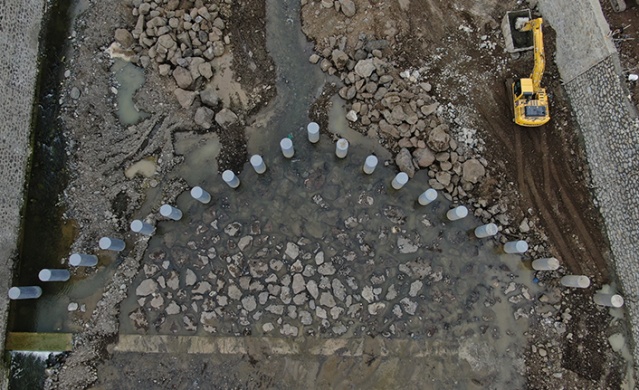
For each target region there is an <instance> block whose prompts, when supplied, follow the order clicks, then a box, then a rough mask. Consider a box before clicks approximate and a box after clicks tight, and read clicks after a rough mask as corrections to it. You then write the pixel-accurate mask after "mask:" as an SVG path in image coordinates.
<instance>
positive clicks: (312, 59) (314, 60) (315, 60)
mask: <svg viewBox="0 0 639 390" xmlns="http://www.w3.org/2000/svg"><path fill="white" fill-rule="evenodd" d="M320 58H321V57H320V56H318V55H317V54H311V56H310V57H309V58H308V62H310V63H311V64H317V63H318V62H319V60H320Z"/></svg>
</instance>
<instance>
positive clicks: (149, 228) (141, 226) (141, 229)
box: [131, 219, 155, 236]
mask: <svg viewBox="0 0 639 390" xmlns="http://www.w3.org/2000/svg"><path fill="white" fill-rule="evenodd" d="M131 231H132V232H133V233H140V234H142V235H145V236H151V235H153V232H155V227H154V226H153V225H151V224H150V223H146V222H143V221H141V220H139V219H135V220H133V222H131Z"/></svg>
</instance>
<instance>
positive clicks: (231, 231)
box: [224, 222, 242, 237]
mask: <svg viewBox="0 0 639 390" xmlns="http://www.w3.org/2000/svg"><path fill="white" fill-rule="evenodd" d="M241 228H242V224H241V223H239V222H233V223H229V224H228V225H226V227H225V228H224V233H226V234H228V235H229V236H231V237H235V235H236V234H237V233H238V232H239V231H240V229H241Z"/></svg>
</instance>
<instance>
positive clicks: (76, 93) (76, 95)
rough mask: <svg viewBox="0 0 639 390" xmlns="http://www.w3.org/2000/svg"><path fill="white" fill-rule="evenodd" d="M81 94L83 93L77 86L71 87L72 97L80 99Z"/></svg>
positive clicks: (70, 94)
mask: <svg viewBox="0 0 639 390" xmlns="http://www.w3.org/2000/svg"><path fill="white" fill-rule="evenodd" d="M80 95H82V93H81V92H80V90H79V89H78V88H77V87H73V88H71V92H69V96H70V97H71V99H73V100H78V99H80Z"/></svg>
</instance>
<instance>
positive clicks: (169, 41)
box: [158, 34, 177, 49]
mask: <svg viewBox="0 0 639 390" xmlns="http://www.w3.org/2000/svg"><path fill="white" fill-rule="evenodd" d="M158 45H159V46H161V47H163V48H165V49H172V48H174V47H175V46H177V43H176V42H175V40H173V37H172V36H170V35H169V34H164V35H162V36H161V37H159V38H158Z"/></svg>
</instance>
